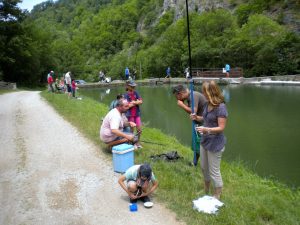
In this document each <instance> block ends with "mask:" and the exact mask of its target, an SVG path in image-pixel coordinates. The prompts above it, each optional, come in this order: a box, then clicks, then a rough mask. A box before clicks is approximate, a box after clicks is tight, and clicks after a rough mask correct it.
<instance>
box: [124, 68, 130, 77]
mask: <svg viewBox="0 0 300 225" xmlns="http://www.w3.org/2000/svg"><path fill="white" fill-rule="evenodd" d="M129 76H130V71H129V69H128V67H126V69H125V79H126V80H128V79H129Z"/></svg>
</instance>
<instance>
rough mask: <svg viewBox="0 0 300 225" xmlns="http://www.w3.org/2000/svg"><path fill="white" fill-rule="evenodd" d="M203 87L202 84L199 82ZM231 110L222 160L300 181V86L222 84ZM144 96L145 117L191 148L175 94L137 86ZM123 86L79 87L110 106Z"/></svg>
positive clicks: (188, 129)
mask: <svg viewBox="0 0 300 225" xmlns="http://www.w3.org/2000/svg"><path fill="white" fill-rule="evenodd" d="M195 89H196V90H201V86H195ZM222 89H223V93H224V95H225V99H226V101H227V103H226V105H227V108H228V112H229V117H228V123H227V127H226V130H225V135H226V137H227V145H226V150H225V153H224V155H223V158H224V159H225V160H226V161H234V160H241V161H243V162H244V163H245V164H246V165H248V166H249V167H250V168H251V169H252V170H253V171H254V172H256V173H257V174H259V175H260V176H263V177H272V178H274V179H276V180H279V181H281V182H283V183H286V184H287V185H289V186H291V187H299V185H300V176H299V174H300V163H299V160H300V132H299V131H300V119H299V116H300V87H296V86H247V85H228V86H222ZM136 90H137V91H138V92H139V93H140V95H141V96H142V98H143V105H142V106H141V110H142V121H143V123H144V124H146V125H147V126H148V127H154V128H158V129H160V130H162V131H163V132H164V133H167V134H170V135H173V136H176V138H177V139H178V140H179V141H180V142H181V143H183V144H185V145H188V146H190V143H191V122H190V120H189V116H188V114H187V113H185V112H184V111H183V110H181V109H180V108H179V107H178V106H177V103H176V99H175V97H174V96H173V94H172V93H171V86H169V85H164V86H137V88H136ZM124 92H125V87H114V88H97V89H95V88H94V89H83V88H81V89H80V93H81V94H83V95H86V96H89V97H92V98H93V99H96V100H97V101H99V102H101V103H104V104H107V105H109V104H110V102H111V101H112V100H113V99H115V98H116V95H117V94H119V93H124Z"/></svg>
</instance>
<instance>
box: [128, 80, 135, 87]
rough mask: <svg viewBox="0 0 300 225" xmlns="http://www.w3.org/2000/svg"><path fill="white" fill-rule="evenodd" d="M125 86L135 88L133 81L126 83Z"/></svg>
mask: <svg viewBox="0 0 300 225" xmlns="http://www.w3.org/2000/svg"><path fill="white" fill-rule="evenodd" d="M126 85H128V86H130V87H135V86H136V83H135V82H134V81H133V80H130V81H127V82H126Z"/></svg>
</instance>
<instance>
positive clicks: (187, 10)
mask: <svg viewBox="0 0 300 225" xmlns="http://www.w3.org/2000/svg"><path fill="white" fill-rule="evenodd" d="M185 8H186V23H187V33H188V47H189V77H188V79H189V82H190V96H191V111H192V114H194V113H195V112H194V93H193V92H194V90H193V89H194V87H193V86H194V84H193V74H192V56H191V38H190V20H189V6H188V0H185ZM192 144H193V151H194V159H193V163H194V165H196V164H197V155H196V133H195V121H194V120H192Z"/></svg>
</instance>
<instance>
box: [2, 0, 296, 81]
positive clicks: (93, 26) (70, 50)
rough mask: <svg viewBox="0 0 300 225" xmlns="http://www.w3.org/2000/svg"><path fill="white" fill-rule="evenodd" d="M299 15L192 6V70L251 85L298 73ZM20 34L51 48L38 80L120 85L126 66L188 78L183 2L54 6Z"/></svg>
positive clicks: (276, 8) (242, 5) (78, 1)
mask: <svg viewBox="0 0 300 225" xmlns="http://www.w3.org/2000/svg"><path fill="white" fill-rule="evenodd" d="M299 9H300V3H299V1H297V0H291V1H284V0H277V1H276V0H267V1H263V0H251V1H244V0H229V1H228V0H212V1H207V0H192V1H189V15H190V31H191V48H192V67H202V68H211V67H216V68H220V67H223V66H224V64H225V63H229V64H231V67H242V68H243V69H244V72H245V76H247V77H249V76H265V75H269V76H272V75H285V74H296V73H299V72H300V56H299V54H300V53H299V52H300V37H299V13H298V11H299ZM22 26H23V27H25V28H26V29H29V30H33V31H32V32H31V34H30V35H33V36H35V35H36V33H39V34H40V35H38V37H35V38H37V39H39V38H40V37H43V38H44V40H43V41H41V43H42V44H43V45H47V46H45V47H43V48H47V50H46V52H47V65H44V67H43V68H41V69H40V71H43V72H42V73H43V75H42V73H41V74H40V76H41V77H42V76H44V74H45V73H47V72H48V71H49V70H55V71H56V72H57V75H59V76H60V75H62V74H63V73H65V72H67V71H72V72H73V74H74V75H75V77H76V78H82V79H87V80H89V81H96V80H97V79H98V72H99V71H100V70H104V71H105V73H106V75H108V76H111V77H112V78H113V79H120V78H122V77H123V73H124V68H125V67H126V66H128V67H129V68H130V69H131V71H132V70H133V69H135V70H137V74H138V75H139V74H141V75H142V77H143V78H145V77H162V76H165V69H166V68H167V67H168V66H170V67H171V73H172V76H183V71H184V68H185V67H186V66H187V64H188V50H187V49H188V48H187V28H186V11H185V0H57V1H56V2H53V1H51V0H50V1H47V2H44V3H41V4H39V5H37V6H35V7H34V9H33V10H32V11H31V12H30V13H27V16H26V19H25V20H24V21H23V22H22ZM39 49H40V48H39ZM39 57H41V56H39ZM41 63H42V61H41ZM4 73H5V72H4ZM41 80H42V79H41Z"/></svg>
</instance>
